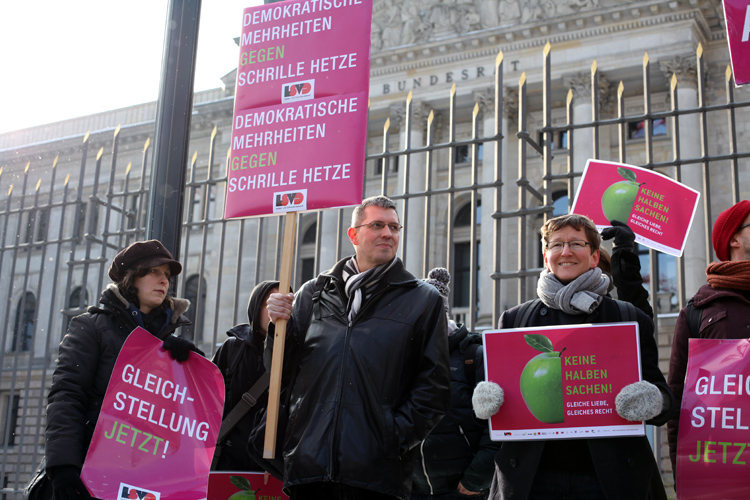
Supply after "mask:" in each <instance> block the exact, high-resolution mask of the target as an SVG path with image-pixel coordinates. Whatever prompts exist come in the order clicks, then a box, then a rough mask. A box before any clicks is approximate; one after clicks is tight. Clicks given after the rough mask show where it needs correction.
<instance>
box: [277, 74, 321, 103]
mask: <svg viewBox="0 0 750 500" xmlns="http://www.w3.org/2000/svg"><path fill="white" fill-rule="evenodd" d="M314 98H315V80H304V81H301V82H293V83H285V84H283V85H282V86H281V102H282V104H283V103H287V102H295V101H307V100H309V99H314Z"/></svg>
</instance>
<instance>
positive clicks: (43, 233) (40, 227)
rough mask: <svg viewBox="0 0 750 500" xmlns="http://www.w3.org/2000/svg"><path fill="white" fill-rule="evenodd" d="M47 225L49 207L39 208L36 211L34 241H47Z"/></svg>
mask: <svg viewBox="0 0 750 500" xmlns="http://www.w3.org/2000/svg"><path fill="white" fill-rule="evenodd" d="M48 227H49V208H40V209H39V210H37V212H36V239H35V240H34V241H39V242H42V241H47V228H48Z"/></svg>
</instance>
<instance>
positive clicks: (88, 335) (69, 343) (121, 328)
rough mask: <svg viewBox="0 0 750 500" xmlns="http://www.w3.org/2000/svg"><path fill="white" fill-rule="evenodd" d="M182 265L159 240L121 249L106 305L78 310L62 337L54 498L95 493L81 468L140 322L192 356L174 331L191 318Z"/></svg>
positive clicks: (52, 449) (52, 420) (50, 421)
mask: <svg viewBox="0 0 750 500" xmlns="http://www.w3.org/2000/svg"><path fill="white" fill-rule="evenodd" d="M181 271H182V266H181V265H180V263H179V262H177V261H176V260H174V258H173V257H172V254H171V253H169V251H168V250H167V249H166V248H164V245H162V244H161V243H160V242H159V241H157V240H150V241H139V242H136V243H133V244H132V245H130V246H129V247H127V248H125V249H123V250H122V251H120V253H118V254H117V255H116V256H115V258H114V260H113V261H112V265H111V266H110V268H109V277H110V278H111V279H112V281H113V283H110V284H109V285H107V288H106V289H105V290H104V291H103V292H102V294H101V297H100V299H99V302H100V304H101V306H100V307H96V306H92V307H89V308H88V311H86V312H85V313H84V314H81V315H80V316H76V317H75V318H73V319H72V320H71V322H70V325H69V326H68V332H67V334H66V335H65V337H63V340H62V342H60V347H59V354H58V358H57V366H56V368H55V372H54V374H53V375H52V387H51V389H50V392H49V398H48V403H49V404H48V405H47V430H46V460H47V474H48V475H49V477H50V479H51V480H52V485H53V489H54V497H53V498H54V499H55V500H80V499H89V498H91V496H90V495H89V492H88V490H87V489H86V487H85V486H84V485H83V482H82V481H81V477H80V474H81V468H82V467H83V461H84V459H85V457H86V451H87V449H88V446H89V444H90V442H91V438H92V436H93V433H94V427H95V426H96V422H97V419H98V417H99V410H100V408H101V405H102V401H103V400H104V394H105V393H106V391H107V385H108V384H109V379H110V377H111V375H112V370H113V369H114V365H115V361H116V360H117V356H118V355H119V354H120V350H121V349H122V346H123V344H124V343H125V340H126V339H127V338H128V335H130V332H132V331H133V330H134V329H135V328H136V327H139V326H140V327H142V328H144V329H146V330H148V331H149V332H150V333H151V334H152V335H154V336H155V337H156V338H158V339H160V340H163V341H164V345H163V347H164V348H165V349H167V350H169V353H170V354H171V356H172V358H174V359H176V360H177V361H185V360H187V359H188V357H189V355H190V351H195V352H197V353H198V354H201V355H203V352H201V351H200V349H198V348H197V347H196V346H195V345H194V344H193V343H192V342H190V341H189V340H187V339H183V338H180V337H177V336H175V335H173V333H174V331H175V330H176V329H177V328H179V327H180V326H184V325H189V324H190V321H188V319H187V318H185V316H183V315H182V314H183V313H184V312H185V311H186V310H187V308H188V306H189V305H190V303H189V302H188V301H187V300H185V299H178V298H174V297H170V296H169V294H168V293H167V292H168V291H169V285H170V279H171V278H172V277H174V276H177V275H178V274H180V272H181Z"/></svg>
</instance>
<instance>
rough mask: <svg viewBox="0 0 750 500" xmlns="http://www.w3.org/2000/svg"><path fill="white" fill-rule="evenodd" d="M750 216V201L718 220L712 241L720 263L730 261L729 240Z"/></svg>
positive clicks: (722, 214)
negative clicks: (749, 215)
mask: <svg viewBox="0 0 750 500" xmlns="http://www.w3.org/2000/svg"><path fill="white" fill-rule="evenodd" d="M748 214H750V201H748V200H742V201H741V202H739V203H737V204H736V205H733V206H732V207H730V208H728V209H726V210H724V211H723V212H722V213H720V214H719V216H718V217H717V218H716V223H715V224H714V229H713V233H712V234H711V240H712V241H713V244H714V252H715V253H716V258H718V259H719V260H720V261H722V262H724V261H727V260H729V240H731V239H732V236H734V233H736V232H737V230H738V229H739V228H740V226H741V225H742V223H743V222H744V220H745V218H746V217H747V215H748Z"/></svg>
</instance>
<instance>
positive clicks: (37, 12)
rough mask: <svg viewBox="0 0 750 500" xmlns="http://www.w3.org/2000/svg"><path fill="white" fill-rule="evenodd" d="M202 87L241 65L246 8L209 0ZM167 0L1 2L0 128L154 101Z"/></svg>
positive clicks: (249, 0) (202, 30)
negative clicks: (240, 43)
mask: <svg viewBox="0 0 750 500" xmlns="http://www.w3.org/2000/svg"><path fill="white" fill-rule="evenodd" d="M201 3H202V5H201V19H200V27H199V31H198V55H197V61H196V69H195V91H200V90H207V89H213V88H217V87H221V85H222V83H221V77H222V76H224V75H226V74H227V73H229V72H230V71H232V70H233V69H234V68H235V67H237V62H238V59H239V47H237V45H236V44H235V43H234V38H235V37H238V36H239V35H240V31H241V29H242V11H243V9H244V8H246V7H252V6H255V5H262V3H263V1H262V0H203V1H202V2H201ZM167 6H168V1H167V0H126V1H122V2H121V1H115V0H65V1H60V0H23V1H19V0H8V1H3V2H2V3H0V133H3V132H9V131H13V130H19V129H22V128H26V127H32V126H35V125H41V124H45V123H51V122H56V121H60V120H67V119H69V118H75V117H78V116H85V115H89V114H92V113H98V112H101V111H108V110H112V109H117V108H122V107H126V106H131V105H134V104H140V103H144V102H149V101H155V100H156V99H157V98H158V96H159V80H160V75H161V60H162V51H163V45H164V28H165V24H166V16H167Z"/></svg>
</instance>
